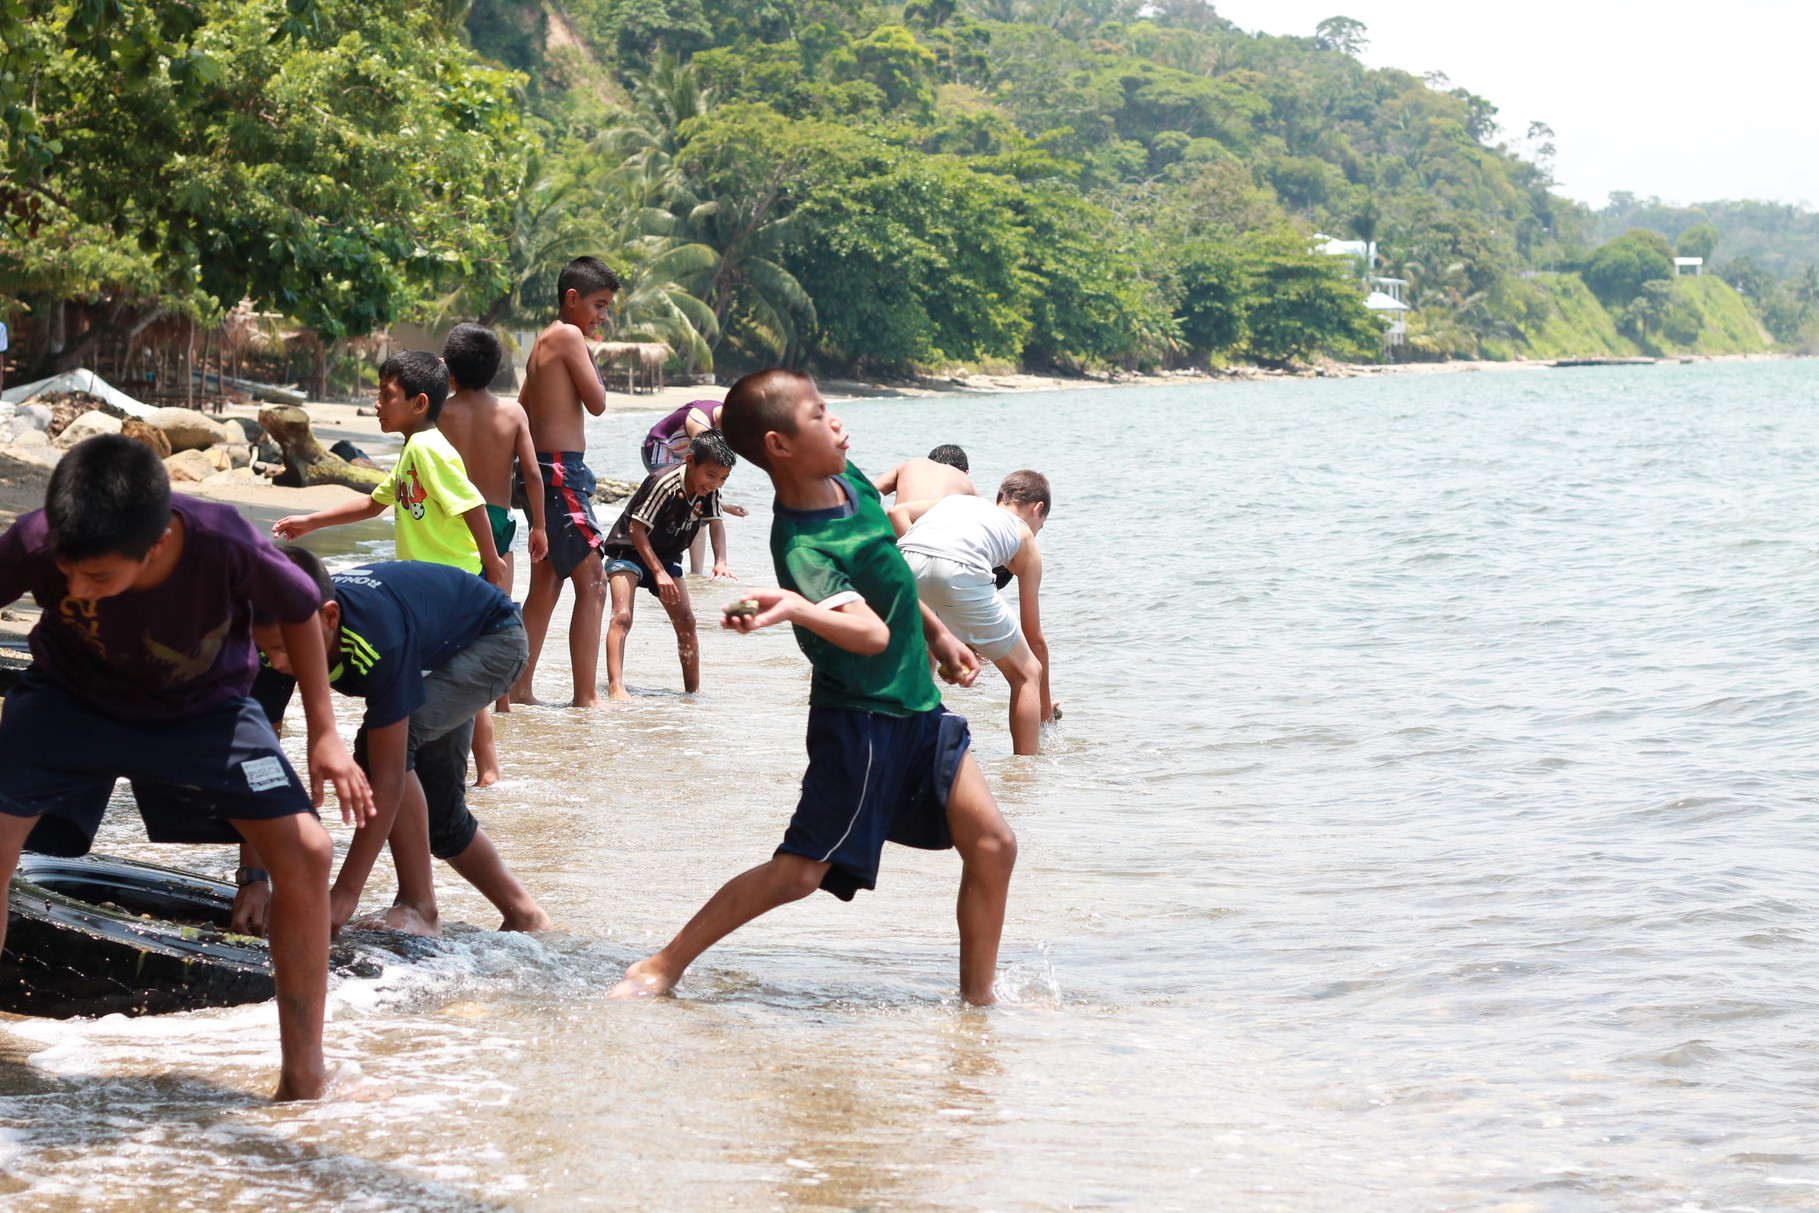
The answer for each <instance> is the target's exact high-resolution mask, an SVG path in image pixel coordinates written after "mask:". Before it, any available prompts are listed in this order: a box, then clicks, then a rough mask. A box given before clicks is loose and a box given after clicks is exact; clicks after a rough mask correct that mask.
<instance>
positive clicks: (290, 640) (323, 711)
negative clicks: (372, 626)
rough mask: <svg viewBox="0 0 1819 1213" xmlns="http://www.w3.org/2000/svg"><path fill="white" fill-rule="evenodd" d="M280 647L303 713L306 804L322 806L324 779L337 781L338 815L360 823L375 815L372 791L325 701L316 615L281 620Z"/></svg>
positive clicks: (326, 690)
mask: <svg viewBox="0 0 1819 1213" xmlns="http://www.w3.org/2000/svg"><path fill="white" fill-rule="evenodd" d="M278 630H279V632H280V633H281V634H282V635H283V636H284V648H285V651H286V652H287V653H289V654H290V661H291V674H292V676H293V677H295V678H296V680H297V695H298V698H300V699H302V701H303V719H304V723H305V725H306V729H307V736H308V738H309V742H308V745H309V781H310V804H311V805H313V806H314V807H316V808H318V809H319V808H321V807H322V784H323V781H324V780H326V781H328V782H329V783H332V784H334V785H335V799H337V800H338V801H340V802H341V820H342V821H344V822H346V823H347V824H348V825H352V826H359V825H364V824H366V822H368V821H369V820H371V819H372V816H373V791H372V789H371V788H370V787H368V786H367V783H366V776H365V775H364V774H362V773H361V771H360V768H359V767H358V766H357V765H355V763H354V760H353V759H352V758H351V757H349V755H348V752H347V747H346V746H345V745H343V744H342V743H341V734H340V733H337V732H336V731H335V709H334V706H333V705H332V704H331V702H330V701H329V688H328V658H327V655H326V654H325V653H324V651H323V648H322V628H321V626H320V625H318V624H317V623H316V617H315V616H314V615H312V616H310V617H309V618H308V619H305V620H304V621H303V622H302V623H281V624H279V625H278Z"/></svg>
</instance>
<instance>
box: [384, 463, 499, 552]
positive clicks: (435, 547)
mask: <svg viewBox="0 0 1819 1213" xmlns="http://www.w3.org/2000/svg"><path fill="white" fill-rule="evenodd" d="M373 500H374V501H377V502H378V503H379V504H380V505H389V506H394V507H396V508H395V509H394V510H393V511H392V530H393V535H394V537H395V539H396V541H397V545H398V559H400V560H421V561H424V562H425V563H427V564H452V565H454V566H455V567H456V568H458V569H466V570H467V571H468V572H470V573H478V572H480V571H481V565H480V549H479V548H478V547H477V546H476V545H475V543H474V533H473V531H471V530H469V529H468V525H467V520H466V519H465V518H463V517H462V515H463V514H465V513H467V512H468V511H469V510H471V509H473V508H474V507H475V506H483V505H485V504H486V499H485V498H483V497H481V496H480V491H479V490H478V489H476V488H475V487H474V484H473V482H472V481H471V480H469V479H468V478H467V465H466V464H465V463H462V462H461V456H460V454H459V453H457V452H456V450H455V448H454V445H453V444H452V443H450V442H449V440H448V439H447V438H444V437H443V436H442V431H441V430H434V429H430V430H418V431H417V432H416V433H415V434H412V435H411V436H410V440H409V441H407V442H406V443H405V444H404V453H403V454H401V455H399V456H398V466H397V467H395V468H393V469H392V474H391V477H390V478H389V479H388V480H386V481H385V483H384V484H381V485H380V486H379V487H378V488H376V489H374V490H373Z"/></svg>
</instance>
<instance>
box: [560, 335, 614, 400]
mask: <svg viewBox="0 0 1819 1213" xmlns="http://www.w3.org/2000/svg"><path fill="white" fill-rule="evenodd" d="M551 336H553V338H554V339H555V340H556V342H557V343H558V344H559V348H558V350H557V353H558V354H560V355H561V358H562V365H563V367H564V368H565V369H566V370H567V371H568V377H569V379H570V380H571V381H573V383H574V385H575V395H576V396H577V397H578V398H579V399H580V401H581V407H583V408H585V409H586V410H587V411H588V412H590V413H592V414H593V415H594V416H596V417H598V416H600V414H602V413H604V412H606V384H604V383H602V382H601V380H600V368H599V367H597V366H595V365H594V358H593V355H592V354H589V353H588V352H587V338H586V337H583V336H582V335H581V330H580V329H578V328H576V327H575V326H574V325H572V324H564V325H559V326H557V329H556V331H555V333H554V334H551Z"/></svg>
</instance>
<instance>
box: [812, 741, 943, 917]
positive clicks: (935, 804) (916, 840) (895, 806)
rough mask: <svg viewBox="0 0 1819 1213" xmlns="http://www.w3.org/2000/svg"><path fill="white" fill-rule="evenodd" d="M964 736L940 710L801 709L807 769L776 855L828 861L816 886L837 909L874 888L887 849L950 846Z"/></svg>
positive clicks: (937, 848) (940, 847)
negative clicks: (952, 799)
mask: <svg viewBox="0 0 1819 1213" xmlns="http://www.w3.org/2000/svg"><path fill="white" fill-rule="evenodd" d="M971 744H972V736H971V734H970V733H969V732H968V731H967V727H966V718H965V717H964V716H956V715H954V714H953V713H952V712H949V711H948V710H947V709H946V708H941V707H937V708H932V709H930V710H929V711H926V712H917V713H915V714H914V715H911V716H884V715H881V714H879V713H877V712H860V711H856V710H854V709H851V708H810V709H809V710H808V771H807V772H806V773H805V774H804V775H803V776H802V799H801V801H800V802H799V803H798V804H797V805H796V813H795V816H793V817H791V818H790V823H789V830H788V832H787V833H785V834H784V836H783V845H782V846H780V847H778V848H777V850H778V852H779V853H782V852H788V853H789V854H791V855H801V856H803V857H804V858H807V859H813V860H815V861H816V862H817V863H830V864H832V865H833V866H832V867H830V868H829V869H828V870H827V875H825V876H823V877H822V878H821V887H822V888H824V889H826V890H827V891H828V892H830V893H832V894H833V895H834V896H835V897H838V898H839V899H840V900H841V901H851V900H852V899H853V894H854V893H857V892H858V891H859V890H860V889H875V888H877V887H878V856H879V854H880V853H881V852H882V851H883V850H884V844H885V843H886V842H895V843H899V844H901V845H902V846H906V847H919V848H921V849H922V850H925V851H945V850H946V849H947V848H949V847H951V846H953V845H954V840H953V837H952V836H951V835H950V834H949V833H948V828H947V798H948V795H949V794H950V793H951V792H952V791H953V790H954V778H955V776H956V775H958V774H959V771H960V760H961V759H962V758H964V757H965V756H966V751H967V747H968V746H970V745H971Z"/></svg>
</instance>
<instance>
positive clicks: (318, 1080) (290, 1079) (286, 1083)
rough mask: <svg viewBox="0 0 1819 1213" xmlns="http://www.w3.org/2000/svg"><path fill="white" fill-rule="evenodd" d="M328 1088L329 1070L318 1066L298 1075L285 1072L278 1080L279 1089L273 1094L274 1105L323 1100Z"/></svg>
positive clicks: (288, 1071)
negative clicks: (324, 1092) (306, 1100)
mask: <svg viewBox="0 0 1819 1213" xmlns="http://www.w3.org/2000/svg"><path fill="white" fill-rule="evenodd" d="M327 1087H328V1068H327V1067H326V1066H322V1065H317V1066H315V1067H313V1068H311V1069H310V1070H308V1071H306V1072H303V1073H297V1072H293V1071H290V1070H286V1071H284V1072H283V1073H282V1074H281V1075H280V1076H279V1078H278V1089H277V1090H276V1091H273V1092H272V1102H273V1103H290V1102H293V1101H295V1100H302V1099H321V1098H322V1092H323V1091H324V1090H325V1089H326V1088H327Z"/></svg>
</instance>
